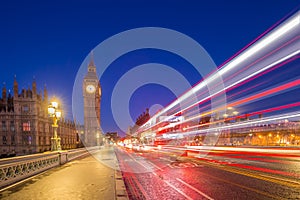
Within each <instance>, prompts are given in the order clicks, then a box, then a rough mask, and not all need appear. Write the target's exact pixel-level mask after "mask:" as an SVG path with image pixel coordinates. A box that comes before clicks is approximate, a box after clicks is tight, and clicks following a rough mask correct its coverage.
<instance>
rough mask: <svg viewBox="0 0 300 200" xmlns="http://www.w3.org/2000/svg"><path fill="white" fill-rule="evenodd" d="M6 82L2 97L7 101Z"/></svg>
mask: <svg viewBox="0 0 300 200" xmlns="http://www.w3.org/2000/svg"><path fill="white" fill-rule="evenodd" d="M6 97H7V96H6V84H5V82H4V83H3V88H2V99H3V100H4V101H6Z"/></svg>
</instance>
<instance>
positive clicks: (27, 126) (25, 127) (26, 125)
mask: <svg viewBox="0 0 300 200" xmlns="http://www.w3.org/2000/svg"><path fill="white" fill-rule="evenodd" d="M23 131H30V122H23Z"/></svg>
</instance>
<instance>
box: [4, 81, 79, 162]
mask: <svg viewBox="0 0 300 200" xmlns="http://www.w3.org/2000/svg"><path fill="white" fill-rule="evenodd" d="M48 105H49V100H48V93H47V89H46V88H44V91H43V94H42V92H40V93H37V86H36V82H35V80H33V82H32V88H28V89H22V90H21V91H20V92H19V87H18V82H17V80H16V78H15V80H14V84H13V91H12V94H11V92H10V91H9V92H8V91H7V89H6V86H5V85H3V88H2V96H1V98H0V156H1V157H7V156H14V155H26V154H31V153H39V152H44V151H49V150H51V137H52V136H53V130H52V129H53V128H52V119H51V118H49V117H48V111H47V109H48ZM58 123H59V124H58V130H57V133H58V135H59V137H60V138H61V147H62V149H72V148H76V147H77V145H78V143H79V138H78V135H77V132H76V124H75V123H74V122H72V121H69V120H65V119H64V118H62V119H60V120H59V122H58Z"/></svg>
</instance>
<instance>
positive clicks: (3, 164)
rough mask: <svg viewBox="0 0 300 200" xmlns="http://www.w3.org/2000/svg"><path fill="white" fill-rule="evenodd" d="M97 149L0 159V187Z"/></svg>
mask: <svg viewBox="0 0 300 200" xmlns="http://www.w3.org/2000/svg"><path fill="white" fill-rule="evenodd" d="M97 150H99V147H90V148H88V149H86V148H81V149H74V150H69V151H59V152H51V153H49V152H48V153H41V154H34V155H28V156H20V157H14V158H7V159H0V189H1V188H4V187H6V186H9V185H11V184H13V183H16V182H18V181H21V180H24V179H26V178H28V177H31V176H34V175H36V174H39V173H41V172H43V171H46V170H48V169H50V168H53V167H56V166H59V165H62V164H64V163H66V162H69V161H71V160H74V159H77V158H79V157H82V156H87V155H89V153H92V152H95V151H97Z"/></svg>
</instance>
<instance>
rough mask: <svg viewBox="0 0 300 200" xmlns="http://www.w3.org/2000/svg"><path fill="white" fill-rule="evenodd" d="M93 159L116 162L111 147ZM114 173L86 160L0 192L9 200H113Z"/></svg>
mask: <svg viewBox="0 0 300 200" xmlns="http://www.w3.org/2000/svg"><path fill="white" fill-rule="evenodd" d="M94 156H95V157H102V158H104V157H106V158H111V159H112V160H114V159H115V153H114V150H113V147H105V148H102V149H101V150H99V151H97V152H96V153H95V154H94ZM115 185H116V184H115V169H114V168H111V167H108V166H106V165H105V164H103V163H101V162H99V160H96V159H95V158H94V157H93V156H88V157H85V158H83V159H80V160H75V161H73V162H70V163H67V164H65V165H63V166H60V167H57V168H54V169H51V170H49V171H47V172H45V173H43V174H40V175H37V176H35V177H33V178H31V179H29V180H27V181H24V182H22V183H19V184H17V185H15V186H13V187H11V188H8V189H6V190H4V191H2V192H0V199H7V200H8V199H9V200H21V199H22V200H29V199H30V200H35V199H43V200H44V199H45V200H48V199H49V200H60V199H63V200H68V199H72V200H74V199H76V200H77V199H83V200H94V199H100V200H101V199H103V200H110V199H112V200H114V199H116V194H115V193H116V192H115V191H116V189H115Z"/></svg>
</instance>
